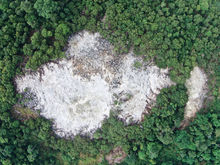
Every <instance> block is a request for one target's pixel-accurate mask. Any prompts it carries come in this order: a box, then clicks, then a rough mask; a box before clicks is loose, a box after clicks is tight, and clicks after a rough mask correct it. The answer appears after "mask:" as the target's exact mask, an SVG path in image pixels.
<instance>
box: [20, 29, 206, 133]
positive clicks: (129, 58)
mask: <svg viewBox="0 0 220 165" xmlns="http://www.w3.org/2000/svg"><path fill="white" fill-rule="evenodd" d="M66 56H67V58H65V59H62V60H59V61H57V62H56V63H53V62H52V63H49V64H46V65H43V66H42V67H41V68H39V69H38V71H36V72H35V73H34V74H30V73H26V74H25V75H24V76H22V77H17V78H16V84H17V91H18V92H19V93H24V94H25V93H30V94H32V95H33V96H34V97H33V98H32V99H30V100H29V101H28V102H27V103H26V106H27V107H29V108H32V109H34V110H40V114H41V115H42V116H44V117H45V118H47V119H52V120H53V123H54V124H53V127H54V131H55V133H56V134H57V135H59V136H61V137H72V136H75V135H77V134H82V135H89V136H91V135H92V134H93V133H94V132H95V130H97V129H98V128H100V127H101V124H102V121H103V120H104V119H106V118H108V117H109V115H110V111H111V110H112V111H117V112H118V118H120V119H122V120H123V121H124V122H125V124H129V123H132V122H140V121H141V118H142V114H143V113H148V109H150V108H151V107H152V106H153V105H154V103H155V101H156V96H157V95H158V94H159V93H160V90H161V89H162V88H166V87H168V86H170V85H174V84H175V83H173V82H172V81H171V80H170V78H169V77H168V69H159V68H158V67H157V66H155V65H153V64H152V63H146V62H145V63H143V61H142V59H141V58H140V57H137V56H135V55H134V54H133V53H132V52H131V53H129V54H125V55H120V56H117V55H115V54H114V52H113V46H112V45H111V44H110V43H109V42H108V41H106V40H105V39H103V38H102V37H101V36H100V35H99V34H98V33H95V34H90V33H89V32H86V31H83V32H80V33H78V34H76V35H74V36H72V37H71V38H70V39H69V44H68V50H67V51H66ZM137 63H138V66H136V64H137ZM194 70H195V71H194ZM194 70H193V71H192V74H191V78H190V79H189V80H188V81H187V82H186V86H187V88H188V94H189V101H188V103H187V106H186V114H185V116H186V117H189V116H191V115H193V114H194V113H195V112H197V111H198V110H199V109H200V108H201V105H202V102H203V99H204V98H205V94H206V93H205V92H204V89H205V84H206V76H205V75H204V73H203V72H201V71H200V69H199V68H198V67H197V68H196V69H194ZM42 71H43V74H41V72H42ZM192 77H194V78H192ZM197 81H199V83H197Z"/></svg>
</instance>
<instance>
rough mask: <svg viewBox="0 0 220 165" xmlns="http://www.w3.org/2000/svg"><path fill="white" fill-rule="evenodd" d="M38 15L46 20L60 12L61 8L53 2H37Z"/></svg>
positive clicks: (35, 5)
mask: <svg viewBox="0 0 220 165" xmlns="http://www.w3.org/2000/svg"><path fill="white" fill-rule="evenodd" d="M34 8H35V9H36V10H37V12H38V15H39V16H42V17H44V18H46V19H49V18H52V17H53V16H54V14H55V13H56V12H59V6H58V3H57V2H56V1H53V0H37V1H36V2H35V4H34Z"/></svg>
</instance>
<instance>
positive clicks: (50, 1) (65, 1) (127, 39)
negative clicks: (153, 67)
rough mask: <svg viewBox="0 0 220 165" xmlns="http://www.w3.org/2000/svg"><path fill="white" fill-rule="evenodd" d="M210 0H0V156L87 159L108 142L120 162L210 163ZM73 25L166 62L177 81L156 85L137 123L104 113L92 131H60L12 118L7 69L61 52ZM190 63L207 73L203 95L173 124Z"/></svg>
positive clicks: (13, 98) (216, 76)
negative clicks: (188, 117) (68, 134)
mask: <svg viewBox="0 0 220 165" xmlns="http://www.w3.org/2000/svg"><path fill="white" fill-rule="evenodd" d="M219 4H220V3H219V2H218V1H215V0H213V1H209V0H186V1H184V0H175V1H174V0H162V1H161V0H142V1H139V0H128V1H123V0H107V1H104V0H94V1H92V0H74V1H73V0H62V1H61V0H25V1H20V0H13V1H12V0H0V38H1V39H0V164H3V165H9V164H18V165H19V164H77V163H78V162H79V160H80V159H82V155H88V156H89V158H91V159H88V160H92V159H93V158H94V159H95V158H96V156H97V155H105V154H107V153H109V151H110V150H111V149H113V148H114V147H117V146H121V147H122V148H123V150H124V151H125V152H126V153H127V154H128V156H127V158H126V159H125V161H124V162H123V163H122V164H123V165H136V164H137V165H142V164H143V165H146V164H162V165H171V164H220V147H219V146H220V100H219V89H220V67H219V64H220V61H219V60H220V58H219V55H220V54H219V45H220V39H219V33H220V31H219V29H220V13H219V11H220V7H219V6H220V5H219ZM104 16H105V17H104ZM103 18H104V19H103ZM83 29H87V30H90V31H99V32H100V33H101V34H102V35H103V36H104V37H105V38H107V39H108V40H109V41H110V42H112V43H113V44H114V45H115V50H116V51H117V52H118V53H124V52H128V51H129V49H130V48H133V49H134V51H135V53H136V54H140V55H143V57H144V58H145V59H146V60H148V59H154V60H155V62H156V64H157V65H158V66H159V67H162V68H165V67H169V68H170V69H171V71H170V76H171V78H172V79H173V80H174V81H176V82H177V83H178V84H177V86H172V87H170V88H166V89H163V90H162V91H161V93H160V94H159V95H158V97H157V103H156V106H155V107H154V108H153V109H152V112H151V114H150V115H148V116H146V117H145V119H144V121H143V122H142V123H140V124H134V125H130V126H124V124H123V122H122V121H119V120H117V119H116V118H115V117H114V116H115V115H114V114H112V115H111V117H110V118H109V119H108V120H106V121H105V123H104V124H103V127H102V129H100V130H98V131H97V132H96V133H95V134H94V139H93V140H91V139H89V138H85V137H80V136H76V137H75V138H74V140H64V139H60V138H58V137H56V136H55V135H54V134H53V132H52V129H51V122H49V121H48V120H45V119H43V118H36V119H29V120H26V121H22V122H21V121H18V120H17V119H15V118H13V117H12V115H11V114H10V110H11V109H12V106H13V105H14V104H15V103H16V102H17V99H18V97H19V96H18V95H17V94H16V92H15V87H14V83H13V79H14V77H15V76H16V75H17V74H21V68H22V67H23V66H24V65H25V67H26V68H30V69H37V68H38V67H39V66H40V65H42V64H44V63H46V62H48V61H50V60H52V59H57V58H61V57H63V56H64V52H63V50H64V47H65V45H66V43H67V40H68V37H69V35H71V34H74V33H75V32H78V31H80V30H83ZM141 65H142V64H140V63H139V62H137V63H136V64H135V66H136V67H140V66H141ZM195 65H199V66H201V67H202V68H204V69H205V71H206V72H207V73H210V74H209V87H210V95H212V96H213V98H212V101H211V102H210V103H209V104H208V105H206V108H205V109H204V111H202V112H203V113H200V114H197V117H196V118H195V119H194V121H192V122H191V123H190V125H189V126H188V127H187V128H185V129H184V130H180V129H179V126H180V123H181V121H182V119H183V114H184V107H185V104H186V101H187V94H186V89H185V87H184V86H183V85H180V84H183V83H184V82H185V79H186V78H187V77H189V73H190V71H191V70H192V68H193V67H194V66H195ZM102 164H106V161H103V162H102Z"/></svg>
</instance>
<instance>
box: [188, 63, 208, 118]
mask: <svg viewBox="0 0 220 165" xmlns="http://www.w3.org/2000/svg"><path fill="white" fill-rule="evenodd" d="M185 85H186V87H187V92H188V95H189V98H188V102H187V104H186V108H185V118H191V117H194V116H195V114H196V112H198V111H199V110H200V109H201V108H202V106H203V101H204V99H205V98H206V94H207V91H208V90H207V77H206V75H205V73H204V72H203V71H202V70H201V69H200V68H199V67H194V69H193V70H192V71H191V73H190V78H189V79H188V80H186V84H185Z"/></svg>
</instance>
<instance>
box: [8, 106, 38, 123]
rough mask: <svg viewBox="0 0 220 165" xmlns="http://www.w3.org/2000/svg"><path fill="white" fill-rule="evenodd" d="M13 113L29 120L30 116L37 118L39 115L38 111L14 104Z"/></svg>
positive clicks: (19, 117) (17, 116)
mask: <svg viewBox="0 0 220 165" xmlns="http://www.w3.org/2000/svg"><path fill="white" fill-rule="evenodd" d="M12 113H13V115H14V116H15V117H16V118H18V119H22V120H27V119H30V118H37V117H38V116H39V114H38V113H37V112H34V111H33V110H31V109H30V108H27V107H22V106H18V105H16V106H14V108H13V112H12Z"/></svg>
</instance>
